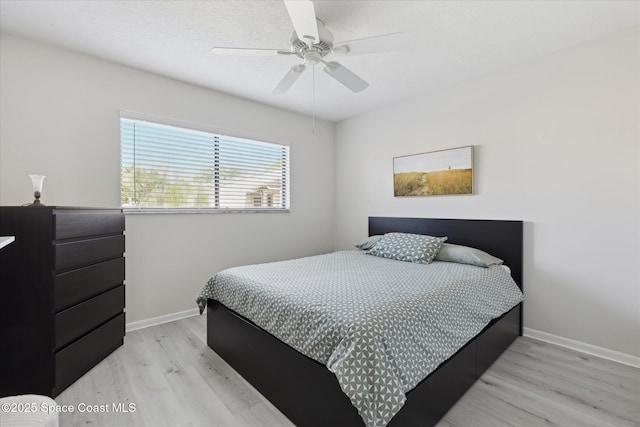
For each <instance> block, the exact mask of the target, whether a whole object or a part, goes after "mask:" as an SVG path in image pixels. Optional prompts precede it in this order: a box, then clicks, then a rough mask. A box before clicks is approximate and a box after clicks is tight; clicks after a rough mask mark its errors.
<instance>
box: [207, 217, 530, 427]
mask: <svg viewBox="0 0 640 427" xmlns="http://www.w3.org/2000/svg"><path fill="white" fill-rule="evenodd" d="M389 232H404V233H413V234H427V235H435V236H448V243H455V244H461V245H466V246H472V247H475V248H478V249H481V250H484V251H486V252H488V253H490V254H492V255H495V256H497V257H499V258H502V259H503V260H504V261H505V264H506V265H508V266H509V268H510V269H511V275H512V277H513V279H514V281H515V282H516V283H517V285H518V286H519V287H520V289H522V222H521V221H492V220H456V219H424V218H389V217H371V218H369V235H370V236H372V235H380V234H385V233H389ZM521 331H522V305H521V304H518V305H516V306H515V307H514V308H513V309H511V310H510V311H508V312H507V313H505V314H504V315H502V316H500V317H499V318H497V319H494V320H493V321H491V322H490V323H489V324H488V325H487V326H486V327H485V328H484V329H483V330H482V331H481V332H480V333H478V334H477V335H476V336H475V337H473V338H471V339H470V340H469V341H468V342H467V344H466V345H464V346H463V347H462V348H460V349H459V350H458V351H457V352H456V353H455V354H453V355H452V356H451V357H450V358H449V359H448V360H446V361H445V362H443V363H441V364H440V365H439V366H438V367H437V369H435V370H434V371H433V372H431V373H430V374H429V375H428V377H426V378H425V379H424V380H422V381H421V382H419V383H418V384H417V385H416V386H415V387H414V388H413V389H412V390H411V391H409V392H408V393H407V394H406V402H405V403H404V406H402V408H401V409H400V411H399V412H398V413H397V414H395V416H394V417H393V418H392V419H391V421H390V422H389V424H388V425H389V426H425V425H434V424H435V423H436V422H437V421H438V420H439V419H440V418H441V417H442V416H443V415H444V414H445V413H446V412H447V411H448V409H449V408H450V407H451V406H453V404H455V402H456V401H457V400H458V399H459V397H460V396H462V394H464V392H465V391H466V390H467V389H468V388H469V387H471V385H472V384H473V383H474V382H475V380H476V379H477V378H478V377H479V376H480V375H481V374H482V373H483V372H484V371H485V370H486V369H487V368H488V367H489V366H490V365H491V364H492V363H493V362H494V361H495V360H496V359H497V358H498V357H499V355H500V354H501V353H502V352H503V351H504V350H505V349H506V348H507V347H508V346H509V345H510V344H511V342H512V341H513V340H514V339H515V338H516V337H517V336H518V335H521ZM207 344H208V345H209V347H211V348H212V349H213V350H214V351H215V352H216V353H218V354H219V355H220V356H221V357H222V358H223V359H225V360H226V361H227V362H228V363H229V364H230V365H231V366H232V367H233V368H234V369H235V370H236V371H238V372H239V373H240V374H241V375H242V376H243V377H244V378H245V379H246V380H247V381H249V382H250V383H251V384H252V385H253V386H254V387H255V388H256V389H257V390H258V391H260V392H261V393H262V394H263V395H264V396H265V397H266V398H267V399H268V400H270V401H271V402H272V403H273V404H274V405H275V406H276V407H277V408H278V409H280V410H281V411H282V413H283V414H285V415H286V416H287V417H288V418H289V419H290V420H291V421H292V422H293V423H295V424H296V425H299V426H326V425H340V426H362V425H364V424H363V420H362V418H361V416H360V415H359V414H358V411H357V410H356V408H355V407H354V406H353V405H352V403H351V401H350V400H349V397H347V395H346V394H344V393H343V391H342V389H341V387H340V384H339V382H338V380H337V378H336V375H334V374H333V373H332V372H330V371H329V370H328V369H327V367H326V366H325V365H323V364H322V363H319V362H318V361H316V360H314V359H312V358H310V357H307V356H305V355H303V354H302V353H300V352H298V351H297V350H295V349H294V348H292V347H290V346H289V345H287V344H285V343H283V342H282V341H280V340H278V339H277V338H275V337H274V336H273V335H271V334H270V333H268V332H265V331H264V330H263V329H261V328H260V327H258V326H256V325H255V324H254V323H253V322H252V321H250V320H248V319H246V318H244V317H243V316H241V315H239V314H237V313H236V312H234V311H233V310H230V309H228V308H227V307H225V305H223V304H221V303H220V302H219V301H216V300H215V299H209V300H208V302H207Z"/></svg>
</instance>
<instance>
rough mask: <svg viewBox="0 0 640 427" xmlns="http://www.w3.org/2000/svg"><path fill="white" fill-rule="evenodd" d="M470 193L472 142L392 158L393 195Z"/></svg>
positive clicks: (471, 183)
mask: <svg viewBox="0 0 640 427" xmlns="http://www.w3.org/2000/svg"><path fill="white" fill-rule="evenodd" d="M447 194H473V146H472V145H469V146H467V147H459V148H451V149H449V150H440V151H432V152H430V153H421V154H413V155H411V156H401V157H394V158H393V195H394V196H396V197H406V196H440V195H447Z"/></svg>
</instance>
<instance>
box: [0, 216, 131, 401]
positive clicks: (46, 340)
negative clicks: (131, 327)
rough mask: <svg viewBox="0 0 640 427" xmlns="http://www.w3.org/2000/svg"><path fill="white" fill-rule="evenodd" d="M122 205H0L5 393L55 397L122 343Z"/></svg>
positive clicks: (0, 381) (0, 372)
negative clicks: (5, 242) (10, 240)
mask: <svg viewBox="0 0 640 427" xmlns="http://www.w3.org/2000/svg"><path fill="white" fill-rule="evenodd" d="M124 223H125V219H124V214H123V213H122V210H120V209H97V208H73V207H59V206H43V207H31V206H29V207H8V206H7V207H5V206H3V207H0V236H5V235H8V236H15V241H14V242H13V243H11V244H9V245H8V246H6V247H4V248H2V249H0V397H4V396H9V395H16V394H42V395H47V396H51V397H55V396H56V395H58V394H60V392H62V391H63V390H64V389H65V388H67V387H68V386H69V385H71V384H72V383H73V382H74V381H76V380H77V379H78V378H80V377H81V376H82V375H84V374H85V373H86V372H87V371H89V370H90V369H91V368H92V367H93V366H95V365H96V364H97V363H98V362H100V361H101V360H102V359H104V358H105V357H106V356H107V355H108V354H109V353H111V352H112V351H114V350H115V349H116V348H118V347H119V346H121V345H122V343H123V337H124V328H125V326H124V325H125V314H124V305H125V304H124V275H125V264H124V247H125V246H124Z"/></svg>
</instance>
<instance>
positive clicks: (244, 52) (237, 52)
mask: <svg viewBox="0 0 640 427" xmlns="http://www.w3.org/2000/svg"><path fill="white" fill-rule="evenodd" d="M211 50H212V51H213V53H215V54H216V55H227V56H275V55H291V54H292V53H291V52H287V51H286V50H279V49H250V48H239V47H214V48H213V49H211Z"/></svg>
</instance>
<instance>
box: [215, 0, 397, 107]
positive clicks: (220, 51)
mask: <svg viewBox="0 0 640 427" xmlns="http://www.w3.org/2000/svg"><path fill="white" fill-rule="evenodd" d="M284 4H285V6H286V8H287V12H288V13H289V17H290V18H291V22H292V23H293V28H294V31H293V33H292V34H291V37H290V43H291V46H290V47H289V49H288V50H285V49H253V48H233V47H214V48H213V52H214V53H215V54H217V55H249V56H272V55H282V56H295V57H297V58H300V59H301V60H302V61H303V62H302V63H301V64H297V65H294V66H293V67H291V69H290V70H289V72H288V73H287V74H286V75H285V76H284V78H283V79H282V80H281V81H280V83H278V85H277V86H276V87H275V88H274V89H273V92H272V93H273V94H276V95H281V94H284V93H285V92H287V90H289V88H290V87H291V86H293V84H294V83H295V82H296V80H298V78H299V77H300V76H301V75H302V73H304V71H305V70H306V69H307V66H309V65H310V66H312V67H314V66H315V65H318V64H322V65H324V68H323V70H324V72H325V73H327V74H328V75H330V76H331V77H333V78H334V79H336V80H337V81H338V82H340V83H342V84H343V85H344V86H346V87H347V88H348V89H350V90H351V91H353V92H361V91H363V90H365V89H366V88H367V87H368V86H369V83H367V82H366V81H364V80H363V79H362V78H361V77H359V76H358V75H357V74H355V73H354V72H352V71H351V70H349V69H348V68H347V67H345V66H344V65H342V64H340V63H338V62H336V61H327V60H326V57H328V56H329V55H332V54H339V55H358V54H366V53H376V52H384V51H389V50H394V49H397V48H398V47H400V46H401V45H402V44H403V43H404V41H405V34H404V33H402V32H399V33H392V34H385V35H380V36H374V37H366V38H363V39H357V40H351V41H345V42H340V43H334V40H333V34H331V32H330V31H329V30H327V29H326V28H325V26H324V23H323V22H322V21H321V20H319V19H317V18H316V12H315V9H314V7H313V3H312V2H311V1H303V0H293V1H290V0H285V1H284Z"/></svg>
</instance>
